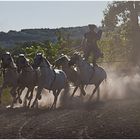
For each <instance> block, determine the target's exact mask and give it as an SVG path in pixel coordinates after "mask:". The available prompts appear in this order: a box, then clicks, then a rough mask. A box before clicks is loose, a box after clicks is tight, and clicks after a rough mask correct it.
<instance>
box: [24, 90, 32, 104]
mask: <svg viewBox="0 0 140 140" xmlns="http://www.w3.org/2000/svg"><path fill="white" fill-rule="evenodd" d="M30 91H31V90H30V89H29V88H28V90H27V93H26V95H25V97H24V102H23V106H24V107H26V106H27V97H28V95H29V93H30Z"/></svg>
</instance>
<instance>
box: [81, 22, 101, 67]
mask: <svg viewBox="0 0 140 140" xmlns="http://www.w3.org/2000/svg"><path fill="white" fill-rule="evenodd" d="M88 27H89V30H90V31H89V32H87V33H85V34H84V39H83V40H82V47H83V50H84V57H85V60H86V61H88V58H89V56H90V54H91V53H92V54H93V60H92V63H93V66H96V60H97V59H98V58H99V57H103V54H102V53H101V51H100V49H99V48H98V45H97V41H98V40H100V38H101V35H102V30H99V29H97V27H96V25H94V24H89V25H88ZM97 30H98V31H97Z"/></svg>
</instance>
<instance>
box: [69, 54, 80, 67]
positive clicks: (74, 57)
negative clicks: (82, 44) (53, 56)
mask: <svg viewBox="0 0 140 140" xmlns="http://www.w3.org/2000/svg"><path fill="white" fill-rule="evenodd" d="M80 57H81V55H80V53H79V52H75V53H74V54H73V55H72V56H71V58H70V61H69V65H70V66H71V65H74V64H77V63H78V61H79V59H80Z"/></svg>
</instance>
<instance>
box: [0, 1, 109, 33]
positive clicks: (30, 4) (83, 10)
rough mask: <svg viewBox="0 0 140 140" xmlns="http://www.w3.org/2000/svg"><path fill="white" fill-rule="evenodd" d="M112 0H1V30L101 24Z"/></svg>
mask: <svg viewBox="0 0 140 140" xmlns="http://www.w3.org/2000/svg"><path fill="white" fill-rule="evenodd" d="M107 3H108V1H0V31H4V32H8V31H9V30H16V31H20V30H21V29H31V28H51V29H52V28H60V27H76V26H85V25H88V24H92V23H94V24H96V25H98V26H99V25H101V20H102V18H103V10H104V9H105V8H106V7H107Z"/></svg>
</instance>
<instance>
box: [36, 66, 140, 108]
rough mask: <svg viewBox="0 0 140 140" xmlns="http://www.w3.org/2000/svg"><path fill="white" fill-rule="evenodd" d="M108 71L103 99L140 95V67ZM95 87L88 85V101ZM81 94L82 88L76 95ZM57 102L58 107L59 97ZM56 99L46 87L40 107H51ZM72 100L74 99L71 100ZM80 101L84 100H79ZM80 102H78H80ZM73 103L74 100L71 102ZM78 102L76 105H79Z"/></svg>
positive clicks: (107, 68)
mask: <svg viewBox="0 0 140 140" xmlns="http://www.w3.org/2000/svg"><path fill="white" fill-rule="evenodd" d="M105 70H106V71H107V81H106V82H103V83H102V84H101V86H100V96H101V100H109V99H125V98H133V97H140V92H139V91H140V69H139V68H137V67H135V68H132V69H131V70H130V69H129V70H128V69H127V70H125V71H124V70H121V69H119V70H118V69H117V70H116V69H113V68H112V67H111V68H109V67H106V68H105ZM93 89H94V87H93V85H88V87H87V88H86V93H87V96H85V97H83V98H84V99H85V101H87V99H88V97H89V96H90V95H91V93H92V91H93ZM72 91H73V87H71V90H70V93H72ZM35 95H36V90H35V91H34V97H35ZM79 95H80V90H78V91H77V92H76V94H75V96H77V97H78V96H79ZM60 96H61V95H59V97H58V102H57V107H59V98H60ZM93 99H96V94H95V96H93ZM79 100H80V98H75V100H74V101H76V102H77V101H79ZM53 101H54V96H53V94H52V92H49V91H48V90H46V89H44V90H43V91H42V99H41V100H40V101H39V107H50V106H51V105H52V103H53ZM71 101H72V100H71ZM79 102H80V103H81V102H83V100H80V101H79ZM79 102H78V104H79ZM71 104H72V102H71ZM78 104H76V105H78Z"/></svg>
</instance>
